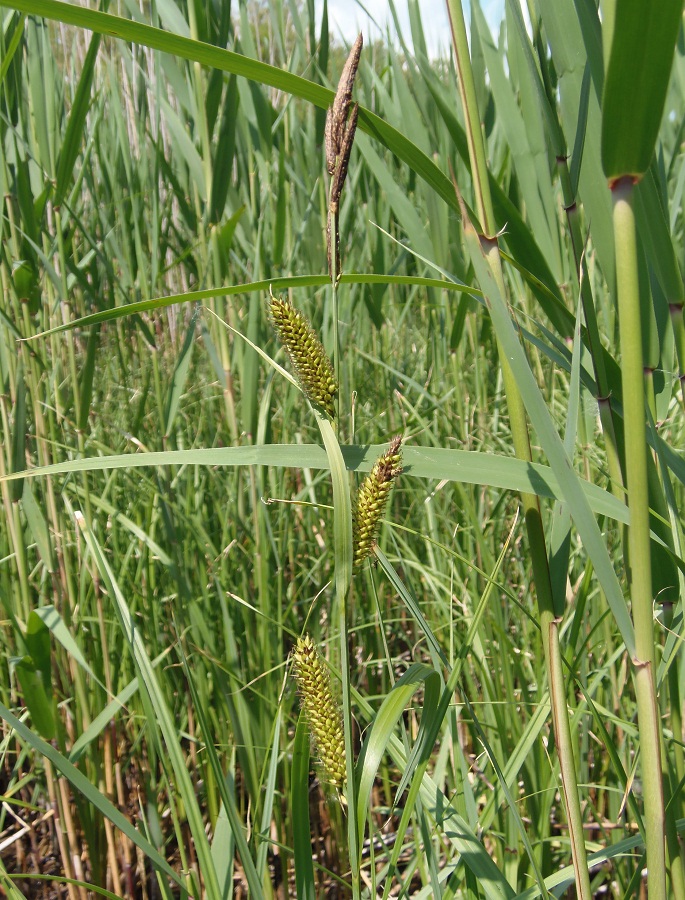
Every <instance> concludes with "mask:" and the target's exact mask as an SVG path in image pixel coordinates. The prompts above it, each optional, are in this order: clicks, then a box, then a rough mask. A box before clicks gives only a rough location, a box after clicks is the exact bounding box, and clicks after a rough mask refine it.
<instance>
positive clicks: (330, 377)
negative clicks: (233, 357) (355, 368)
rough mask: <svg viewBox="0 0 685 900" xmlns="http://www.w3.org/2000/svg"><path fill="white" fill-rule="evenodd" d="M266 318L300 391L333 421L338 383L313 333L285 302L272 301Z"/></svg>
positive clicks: (301, 317)
mask: <svg viewBox="0 0 685 900" xmlns="http://www.w3.org/2000/svg"><path fill="white" fill-rule="evenodd" d="M269 314H270V317H271V322H272V324H273V327H274V331H275V332H276V334H277V335H278V337H279V340H280V342H281V343H282V344H283V347H284V348H285V351H286V353H287V354H288V357H289V359H290V362H291V365H292V367H293V369H294V370H295V375H296V377H297V380H298V381H299V382H300V386H301V387H302V390H303V391H304V392H305V394H306V395H307V397H308V399H309V400H310V401H311V403H314V404H316V406H319V407H320V408H321V409H323V411H324V412H325V413H327V414H328V415H329V416H330V417H331V418H334V417H335V406H334V403H333V398H334V397H335V395H336V393H337V392H338V382H337V379H336V377H335V372H334V371H333V366H332V365H331V361H330V359H329V358H328V357H327V356H326V351H325V350H324V349H323V346H322V344H321V341H320V340H319V339H318V337H317V336H316V332H315V331H314V329H313V328H312V326H311V325H310V324H309V322H308V320H307V318H306V317H305V316H304V315H303V314H302V313H301V312H299V311H298V310H296V309H295V308H294V306H293V305H292V303H290V301H289V300H281V298H280V297H272V298H271V302H270V304H269Z"/></svg>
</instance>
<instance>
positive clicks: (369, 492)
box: [353, 435, 402, 566]
mask: <svg viewBox="0 0 685 900" xmlns="http://www.w3.org/2000/svg"><path fill="white" fill-rule="evenodd" d="M401 448H402V437H401V436H400V435H397V437H395V438H393V439H392V441H391V442H390V446H389V447H388V449H387V451H386V452H385V453H384V454H383V455H382V456H380V457H379V458H378V459H377V460H376V462H375V463H374V464H373V469H371V471H370V472H369V474H368V475H367V476H366V478H365V479H364V481H363V483H362V486H361V487H360V488H359V492H358V494H357V503H356V505H355V508H354V512H353V525H354V528H353V531H354V564H355V566H360V565H361V564H362V563H363V562H364V560H365V559H366V558H367V556H369V555H370V554H371V551H372V550H373V548H374V545H375V543H376V538H377V537H378V529H379V528H380V523H381V519H382V518H383V515H384V513H385V507H386V505H387V502H388V498H389V497H390V491H391V490H392V485H393V482H394V480H395V479H396V478H397V476H398V475H399V474H400V473H401V471H402V449H401Z"/></svg>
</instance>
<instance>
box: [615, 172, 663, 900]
mask: <svg viewBox="0 0 685 900" xmlns="http://www.w3.org/2000/svg"><path fill="white" fill-rule="evenodd" d="M633 190H634V184H633V179H632V178H628V177H626V178H621V179H619V180H618V181H617V182H616V183H615V184H614V185H612V195H613V202H614V214H613V217H614V236H615V244H616V286H617V291H618V316H619V333H620V340H621V384H622V388H623V417H624V422H625V433H626V450H625V452H626V482H627V488H628V508H629V509H630V527H629V528H628V554H629V555H628V561H629V571H628V582H629V587H630V598H631V603H632V614H633V622H634V624H635V656H634V658H633V669H634V679H635V694H636V699H637V712H638V731H639V736H640V754H641V767H642V781H643V796H644V807H645V808H644V812H645V815H644V823H645V845H646V850H647V867H648V873H649V874H648V890H649V898H650V900H662V898H664V900H665V897H666V856H665V847H664V831H665V810H664V794H663V777H662V758H661V746H660V733H661V727H660V721H659V708H658V705H657V696H656V681H655V656H654V622H653V612H652V568H651V557H650V536H649V492H648V482H647V423H646V417H645V389H644V375H643V361H642V323H641V320H640V295H639V290H638V271H637V242H636V228H635V214H634V210H633V203H632V201H633Z"/></svg>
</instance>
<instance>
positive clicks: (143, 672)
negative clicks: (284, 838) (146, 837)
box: [74, 512, 219, 897]
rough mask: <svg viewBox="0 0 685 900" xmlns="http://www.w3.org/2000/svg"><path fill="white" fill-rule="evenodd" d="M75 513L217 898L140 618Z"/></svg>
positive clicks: (184, 767) (178, 747)
mask: <svg viewBox="0 0 685 900" xmlns="http://www.w3.org/2000/svg"><path fill="white" fill-rule="evenodd" d="M74 516H75V518H76V522H77V524H78V525H79V527H80V529H81V531H82V532H83V536H84V539H85V541H86V544H87V545H88V549H89V550H90V552H91V553H92V555H93V559H94V561H95V564H96V566H97V569H98V572H99V573H100V577H101V578H102V581H103V584H104V585H105V587H106V589H107V592H108V594H109V596H110V599H111V601H112V603H113V605H114V609H115V612H116V615H117V619H118V620H119V624H120V627H121V629H122V631H123V632H124V634H125V636H126V638H127V640H128V642H129V645H130V649H131V653H132V654H133V657H134V659H135V661H136V666H137V668H138V671H139V678H140V681H141V683H142V685H143V686H144V689H145V691H146V692H147V694H148V696H149V698H150V703H151V704H152V707H153V709H154V712H155V715H156V717H157V722H158V724H159V728H160V731H161V733H162V735H163V738H164V744H165V747H166V752H167V753H168V756H169V762H170V763H171V767H172V769H173V773H174V776H175V780H176V787H177V789H178V791H179V793H180V795H181V798H182V800H183V804H184V806H185V813H186V816H187V818H188V825H189V827H190V831H191V834H192V836H193V843H194V847H195V852H196V853H197V858H198V863H199V867H200V871H201V873H202V877H203V879H204V882H205V889H206V890H207V893H208V895H209V897H218V896H219V883H218V880H217V875H216V870H215V868H214V861H213V859H212V855H211V848H210V846H209V841H208V839H207V834H206V833H205V828H204V821H203V818H202V812H201V810H200V806H199V803H198V799H197V796H196V794H195V788H194V786H193V783H192V781H191V779H190V775H189V773H188V768H187V765H186V760H185V757H184V755H183V750H182V748H181V745H180V742H179V736H178V729H177V727H176V723H175V722H174V719H173V717H172V715H171V712H170V710H169V707H168V706H167V703H166V700H165V698H164V694H163V692H162V689H161V686H160V684H159V682H158V680H157V676H156V674H155V671H154V669H153V668H152V664H151V663H150V660H149V658H148V655H147V651H146V649H145V644H144V643H143V637H142V634H141V632H140V629H139V628H138V623H137V620H136V619H135V618H134V617H133V616H132V614H131V612H130V610H129V608H128V604H127V603H126V600H125V598H124V595H123V593H122V592H121V590H120V588H119V585H118V584H117V582H116V579H115V578H114V574H113V573H112V570H111V569H110V566H109V563H108V562H107V560H106V559H105V556H104V554H103V552H102V549H101V548H100V544H99V542H98V541H97V539H96V537H95V535H94V534H93V532H92V531H91V530H90V528H89V527H88V525H87V523H86V521H85V518H84V517H83V516H82V515H81V513H79V512H75V513H74Z"/></svg>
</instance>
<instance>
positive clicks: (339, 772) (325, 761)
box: [293, 634, 347, 788]
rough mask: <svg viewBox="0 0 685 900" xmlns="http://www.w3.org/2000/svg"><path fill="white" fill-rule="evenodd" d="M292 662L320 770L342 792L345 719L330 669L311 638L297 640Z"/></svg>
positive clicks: (344, 778)
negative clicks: (334, 692)
mask: <svg viewBox="0 0 685 900" xmlns="http://www.w3.org/2000/svg"><path fill="white" fill-rule="evenodd" d="M293 661H294V663H295V678H296V679H297V686H298V688H299V691H300V698H301V700H302V706H303V708H304V711H305V715H306V716H307V721H308V722H309V730H310V732H311V735H312V738H313V739H314V745H315V747H316V752H317V753H318V755H319V760H320V762H321V766H322V768H323V771H324V773H325V775H326V778H327V779H328V781H330V783H331V784H333V785H335V787H338V788H340V787H342V786H343V785H344V784H345V781H346V771H347V770H346V767H345V739H344V737H343V728H342V716H341V715H340V708H339V707H338V705H337V703H336V702H335V700H334V699H333V692H332V690H331V679H330V677H329V675H328V669H327V668H326V666H325V664H324V662H323V660H322V659H321V657H320V655H319V651H318V650H317V649H316V647H315V645H314V642H313V641H312V639H311V638H310V636H309V635H308V634H305V636H304V637H301V638H298V640H297V646H296V648H295V652H294V653H293Z"/></svg>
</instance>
